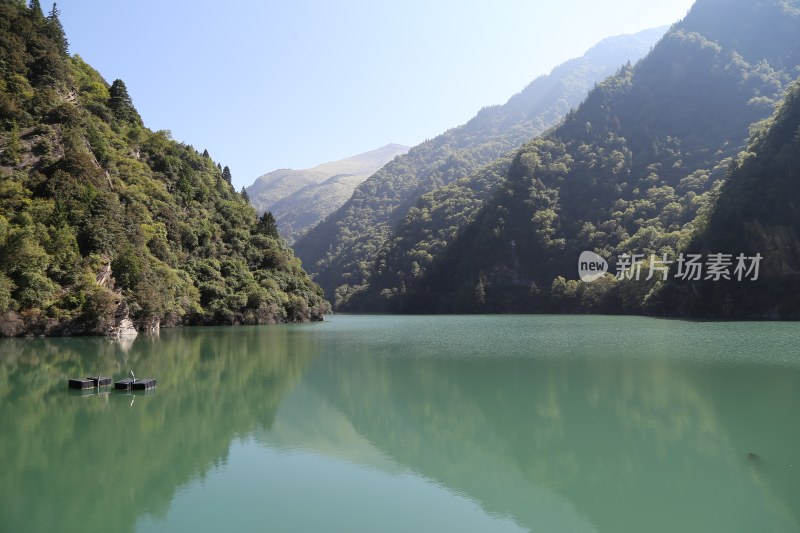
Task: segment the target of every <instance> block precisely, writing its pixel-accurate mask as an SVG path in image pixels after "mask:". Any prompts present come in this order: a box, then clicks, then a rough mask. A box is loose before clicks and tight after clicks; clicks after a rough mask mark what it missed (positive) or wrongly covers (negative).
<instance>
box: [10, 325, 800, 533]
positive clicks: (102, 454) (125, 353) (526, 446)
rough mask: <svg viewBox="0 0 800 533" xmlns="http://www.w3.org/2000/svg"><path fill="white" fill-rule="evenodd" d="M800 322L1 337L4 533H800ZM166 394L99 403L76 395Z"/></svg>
mask: <svg viewBox="0 0 800 533" xmlns="http://www.w3.org/2000/svg"><path fill="white" fill-rule="evenodd" d="M798 341H800V324H793V323H741V322H740V323H703V322H683V321H667V320H653V319H645V318H631V317H554V316H491V317H487V316H470V317H453V316H449V317H389V316H387V317H360V316H336V317H333V318H332V319H330V320H329V321H326V322H325V323H321V324H312V325H290V326H270V327H237V328H196V329H192V328H186V329H179V330H167V331H162V333H161V335H160V336H159V337H155V338H153V337H147V336H140V337H138V338H137V339H136V340H135V341H133V342H132V343H128V344H119V343H116V342H112V341H109V340H106V339H33V340H0V531H4V532H6V531H8V532H20V531H37V532H38V531H48V530H57V531H76V532H77V531H81V532H86V531H112V530H113V531H119V532H126V531H142V532H145V531H146V532H150V531H221V530H227V531H343V532H357V531H369V532H375V531H411V532H421V531H434V532H439V531H458V532H462V531H476V532H491V531H569V532H573V531H574V532H582V531H603V532H627V531H630V532H637V533H638V532H644V531H646V532H659V531H664V532H674V531H681V532H690V531H697V532H716V531H719V532H738V531H741V532H748V533H749V532H762V531H775V532H790V531H800V350H798ZM130 369H133V370H134V372H135V373H136V375H137V376H138V377H156V378H158V388H157V389H156V391H155V392H154V393H151V394H138V393H137V394H125V393H118V392H116V391H107V392H103V393H101V394H97V393H93V394H88V395H82V394H76V393H74V392H73V391H69V390H68V389H67V386H66V380H67V378H68V377H81V376H87V375H92V374H98V373H100V374H104V375H110V376H111V377H113V378H115V379H119V378H122V377H124V376H126V375H127V374H128V371H129V370H130Z"/></svg>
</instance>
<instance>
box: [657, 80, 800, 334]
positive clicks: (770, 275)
mask: <svg viewBox="0 0 800 533" xmlns="http://www.w3.org/2000/svg"><path fill="white" fill-rule="evenodd" d="M798 178H800V83H798V82H795V83H794V84H793V86H792V88H791V89H790V90H789V92H788V94H787V96H786V99H785V100H784V102H783V104H782V105H781V106H780V107H779V108H778V110H777V111H776V113H775V115H774V116H773V117H771V118H770V119H768V120H766V121H764V122H763V123H761V124H759V125H758V126H757V127H756V128H754V133H753V137H752V139H751V141H750V146H749V148H748V150H747V151H746V152H743V153H742V154H741V155H740V157H739V158H738V159H737V161H736V163H735V165H734V166H733V168H732V169H731V173H730V175H729V177H728V179H727V180H726V182H725V184H724V185H723V187H722V190H721V191H720V195H719V200H718V201H717V202H716V205H715V206H714V209H713V211H712V212H711V214H710V216H709V219H708V223H707V224H706V225H704V226H703V227H701V228H699V231H698V232H697V234H696V235H695V236H694V238H693V239H692V242H691V243H690V245H689V246H688V247H687V249H686V255H687V256H688V255H689V254H699V255H701V256H702V257H706V256H708V254H718V253H723V254H729V255H730V257H727V258H725V260H726V261H729V262H730V263H731V266H730V271H731V272H730V274H729V277H730V280H726V279H724V278H721V279H720V280H718V281H712V280H706V279H704V278H705V276H703V279H700V280H686V281H684V280H677V279H676V278H674V277H673V278H672V279H671V280H670V281H669V283H667V284H666V287H664V288H663V292H662V293H659V294H658V298H655V299H654V300H655V302H654V304H653V305H651V306H650V308H649V309H647V310H648V311H651V312H659V313H664V314H672V315H676V314H677V315H689V316H710V317H727V318H773V319H774V318H783V319H793V320H796V319H798V318H800V179H798ZM739 255H743V256H744V257H745V258H747V259H748V260H746V261H745V262H744V263H743V268H744V269H746V270H744V271H743V273H742V275H741V276H740V275H739V273H737V272H736V267H737V266H738V264H739V259H738V258H739ZM759 256H760V260H759V261H758V265H757V267H758V269H757V271H756V269H755V266H756V265H754V261H753V260H752V259H751V258H755V257H759ZM747 270H751V273H750V274H749V275H745V274H748V272H747ZM740 277H741V278H742V279H739V278H740Z"/></svg>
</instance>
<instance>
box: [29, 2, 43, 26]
mask: <svg viewBox="0 0 800 533" xmlns="http://www.w3.org/2000/svg"><path fill="white" fill-rule="evenodd" d="M30 14H31V17H32V18H33V20H37V21H38V20H44V12H43V11H42V5H41V4H40V3H39V0H31V5H30Z"/></svg>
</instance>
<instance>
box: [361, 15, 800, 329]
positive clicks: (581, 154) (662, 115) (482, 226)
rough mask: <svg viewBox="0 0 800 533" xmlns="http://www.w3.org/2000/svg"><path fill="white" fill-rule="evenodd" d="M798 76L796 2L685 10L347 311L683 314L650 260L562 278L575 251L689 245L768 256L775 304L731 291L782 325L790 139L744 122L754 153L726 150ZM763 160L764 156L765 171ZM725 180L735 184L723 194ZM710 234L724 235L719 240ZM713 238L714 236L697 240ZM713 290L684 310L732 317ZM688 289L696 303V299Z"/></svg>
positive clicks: (738, 145) (664, 251)
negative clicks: (638, 273) (632, 274)
mask: <svg viewBox="0 0 800 533" xmlns="http://www.w3.org/2000/svg"><path fill="white" fill-rule="evenodd" d="M799 73H800V1H799V0H791V1H787V0H766V1H762V2H750V1H746V0H698V2H697V3H696V4H695V6H694V7H693V8H692V9H691V10H690V12H689V13H688V15H687V16H686V18H685V19H684V20H683V21H681V22H679V23H677V24H676V25H674V26H673V27H672V28H671V30H670V31H669V33H668V34H667V35H666V36H665V37H664V38H663V39H662V40H661V41H660V42H659V44H658V45H657V46H656V47H655V48H654V49H653V50H652V52H651V53H650V54H648V55H647V57H646V58H644V59H643V60H642V61H640V62H639V63H637V64H636V66H634V67H630V66H625V67H623V68H622V69H621V70H620V71H619V72H617V73H616V74H615V75H614V76H611V77H610V78H608V79H607V80H605V81H603V82H602V83H600V84H599V85H598V86H597V87H596V88H595V89H594V90H592V91H591V93H590V94H589V96H588V97H587V99H586V100H585V102H584V103H583V104H581V106H580V107H579V108H578V109H577V110H575V111H574V112H571V113H570V114H569V115H568V117H567V118H566V120H565V121H564V122H563V124H561V125H560V126H558V127H556V128H554V129H552V130H550V131H549V132H547V133H546V134H545V135H543V136H541V137H539V138H537V139H535V140H533V141H531V142H530V143H528V144H526V145H525V146H524V147H523V148H522V149H521V150H519V151H518V152H517V153H515V154H514V155H513V157H511V158H509V160H508V163H507V164H508V167H507V169H503V168H500V169H497V168H496V166H495V167H489V168H487V169H484V170H483V171H482V172H481V173H478V174H476V175H474V176H473V177H472V178H471V179H472V180H473V181H475V180H479V179H480V177H481V176H482V175H483V174H486V173H494V174H495V175H499V176H500V177H501V180H502V184H501V185H500V186H499V187H497V189H496V191H494V192H493V194H492V195H491V198H490V199H489V200H488V201H487V202H486V203H485V205H484V206H483V207H481V208H480V209H479V210H478V211H477V212H476V214H475V215H474V217H473V219H472V220H471V221H469V223H468V224H467V225H465V226H463V227H461V229H459V230H457V231H456V232H455V236H454V238H453V240H452V241H451V242H449V243H448V244H447V246H446V248H445V249H443V250H441V251H440V252H437V253H436V255H435V256H433V257H427V256H425V255H424V252H425V243H424V242H423V243H421V245H419V244H416V243H415V241H413V240H411V241H407V242H408V243H409V244H408V245H407V246H406V247H405V248H403V249H398V250H399V251H398V252H397V254H396V255H398V256H399V257H400V258H401V259H403V260H405V261H408V260H409V259H411V258H415V260H417V261H418V264H419V265H420V267H421V268H420V269H421V270H422V271H423V272H422V274H421V275H418V276H415V275H414V274H415V272H414V271H413V270H412V269H408V270H401V271H399V272H398V273H397V275H396V276H393V274H392V273H393V272H394V271H393V270H392V268H391V267H387V268H386V270H385V271H383V270H382V268H383V265H379V267H378V269H377V270H378V272H379V273H380V274H381V275H382V276H384V280H385V281H388V282H394V283H395V284H394V285H391V286H389V287H383V288H381V290H380V292H378V293H377V294H378V297H379V298H380V299H377V298H375V297H374V296H375V290H372V289H370V290H369V292H368V294H370V295H372V296H373V298H372V299H370V300H360V302H361V303H363V304H364V305H365V306H372V307H373V308H379V309H384V310H385V309H391V310H401V311H405V312H626V313H642V312H652V313H659V314H693V313H694V312H695V311H693V306H692V305H682V304H681V299H680V297H678V298H677V299H674V298H673V300H672V303H671V304H669V305H666V304H665V302H666V301H667V300H665V299H664V298H662V297H661V296H660V295H661V291H662V289H663V285H664V282H663V280H662V277H661V276H660V275H657V276H653V277H652V278H651V279H649V280H645V276H646V274H647V269H648V267H649V261H645V263H644V265H643V267H642V270H643V272H644V274H645V275H644V276H642V279H641V280H635V279H625V280H622V281H620V280H618V279H617V278H616V277H615V276H613V275H610V274H609V275H606V276H605V277H603V278H602V279H600V280H598V281H595V282H594V283H582V282H580V281H577V268H576V265H577V260H578V257H579V255H580V254H581V252H582V251H583V250H594V251H596V252H597V253H599V254H600V255H602V256H603V257H605V258H607V259H608V260H609V261H610V262H611V263H612V264H611V271H612V272H613V271H614V269H615V266H616V265H615V264H616V263H617V260H616V258H618V257H620V256H621V255H622V254H642V255H643V256H644V257H646V258H649V257H650V255H651V254H654V255H655V256H657V257H658V258H672V260H675V259H676V258H677V256H678V254H679V253H680V252H682V251H684V250H686V249H687V246H688V245H689V243H691V242H693V240H695V239H700V240H699V241H695V242H697V243H699V244H696V246H698V247H699V248H700V249H703V250H713V251H714V252H719V253H729V254H738V253H748V252H751V253H752V252H759V251H760V252H761V253H762V254H767V253H769V254H770V255H771V256H772V257H773V259H771V260H772V261H775V262H776V263H773V264H772V265H771V266H770V267H768V268H767V267H765V268H767V273H768V274H770V276H774V275H779V276H781V277H780V282H775V284H772V285H768V286H769V287H771V290H770V291H769V293H768V294H771V295H773V296H775V297H776V301H780V302H783V305H773V306H768V305H766V301H767V300H768V299H769V297H768V296H766V294H765V295H762V296H761V297H760V298H755V297H753V291H756V289H755V288H750V289H742V291H743V292H742V294H740V295H739V301H748V302H749V303H750V304H752V305H751V309H753V310H754V311H753V312H752V313H745V314H744V316H753V315H756V316H758V315H759V313H763V316H770V317H773V318H774V317H781V316H796V311H793V312H792V313H793V314H792V313H789V314H787V313H788V311H787V305H786V303H787V302H789V301H790V300H791V298H792V296H791V295H782V296H781V295H780V294H779V292H780V291H779V288H783V289H786V288H788V287H794V285H792V284H790V283H788V281H787V280H789V279H791V278H792V276H794V277H796V276H797V273H798V270H797V263H798V262H797V260H796V258H795V255H796V250H797V246H796V242H795V241H793V240H792V239H793V238H794V235H796V233H795V232H796V214H795V212H794V208H793V207H792V205H793V204H792V203H791V202H793V201H794V200H793V199H794V198H796V187H794V185H792V180H791V168H792V167H791V162H792V161H793V159H792V156H791V155H790V154H791V148H793V147H794V148H796V145H794V144H791V142H787V141H786V139H788V137H787V136H786V135H785V134H780V135H775V134H773V133H770V134H760V133H758V130H760V129H763V126H756V130H757V131H756V137H755V138H754V141H753V142H754V146H755V147H761V149H760V150H759V151H757V152H756V153H757V155H756V156H752V157H755V159H752V160H751V156H749V155H748V152H745V153H744V154H740V152H741V151H742V150H744V149H746V146H747V145H746V141H747V138H748V135H749V130H750V128H751V125H752V124H754V123H757V122H758V121H761V120H763V119H765V118H767V117H769V116H770V115H771V114H772V112H773V109H774V106H775V105H776V103H778V102H780V101H781V99H782V98H783V96H784V91H785V89H786V88H787V87H788V86H789V84H790V82H791V81H793V80H794V79H795V78H796V77H797V75H798V74H799ZM788 102H790V103H788V104H786V105H787V106H788V107H786V106H785V109H787V110H791V109H794V108H795V107H794V106H795V105H796V104H794V103H791V102H793V100H791V96H790V100H788ZM793 113H794V112H793V111H784V112H783V114H779V119H778V120H776V122H775V124H776V126H775V127H773V129H772V130H771V131H773V132H774V131H775V128H778V131H785V130H786V127H787V126H785V125H784V124H785V121H784V120H781V119H780V117H783V116H793ZM789 124H790V125H789V126H788V127H789V128H790V127H791V123H789ZM765 135H766V136H765ZM764 139H766V140H764ZM776 139H784V140H783V141H778V140H776ZM781 143H783V144H781ZM759 153H760V155H759ZM775 154H777V155H776V156H775V157H778V158H779V160H778V161H771V159H770V157H772V155H775ZM748 161H750V162H749V163H748ZM742 169H743V170H742ZM772 170H774V171H775V172H776V173H777V174H775V175H773V174H772V173H771V172H772ZM787 172H788V177H787ZM730 173H733V174H732V176H733V177H735V178H736V179H735V180H732V181H731V184H730V186H726V185H724V184H725V183H726V179H727V178H728V176H729V175H731V174H730ZM740 173H744V174H745V176H742V177H740V176H739V174H740ZM760 180H765V182H764V183H762V182H761V181H760ZM735 191H739V192H735ZM718 198H720V202H718V201H717V199H718ZM723 199H724V202H723ZM425 202H427V204H428V206H427V207H425V206H424V205H423V206H421V207H420V209H422V210H424V209H427V210H428V211H430V212H432V213H433V214H432V215H430V216H431V217H432V218H433V217H435V214H436V213H439V212H442V211H446V207H447V206H444V207H442V205H441V202H440V201H438V200H437V199H436V198H431V197H427V198H424V199H423V203H425ZM747 209H753V210H754V213H755V215H753V214H748V213H747V212H746V210H747ZM422 212H424V211H422ZM779 214H780V215H779ZM709 217H711V220H712V221H716V222H712V225H711V226H710V232H711V233H706V237H697V235H702V234H703V233H702V232H703V228H705V227H706V224H707V221H708V220H709ZM722 220H725V221H727V222H724V223H723V222H720V221H722ZM737 221H738V222H737ZM404 224H406V225H407V226H409V227H414V226H415V225H416V222H415V220H414V219H411V218H410V217H409V219H407V220H406V221H404ZM725 224H728V225H729V226H730V227H731V228H732V229H734V231H732V232H730V233H725V232H721V230H720V227H721V226H724V225H725ZM408 232H409V233H413V231H411V230H408ZM722 234H727V235H728V237H727V238H725V239H723V238H720V239H719V240H718V241H716V240H712V241H709V240H708V239H711V238H712V236H714V235H716V236H719V235H722ZM423 263H424V267H423ZM675 268H676V267H675V265H672V269H673V270H672V273H673V274H675ZM386 272H388V274H386ZM739 283H742V282H739ZM743 283H747V282H743ZM705 285H707V284H705ZM763 286H766V285H762V287H763ZM752 287H756V286H755V285H753V286H752ZM694 290H700V287H695V286H694V285H693V284H691V283H690V284H688V286H684V287H683V291H684V292H683V295H684V297H686V296H687V293H689V294H690V293H694ZM704 290H708V289H707V287H706V288H705V289H704ZM719 291H720V292H719V293H717V292H716V289H715V290H711V291H710V292H708V293H707V294H709V295H714V294H716V295H717V296H713V302H714V303H713V304H712V303H710V302H705V304H704V305H701V306H699V307H698V306H697V305H696V304H695V307H698V309H697V310H698V313H699V314H705V315H710V316H734V315H736V313H735V312H734V311H733V309H734V308H736V306H735V305H734V303H733V302H734V300H726V298H728V296H730V295H732V294H733V293H732V292H731V289H730V287H727V288H722V287H720V288H719ZM776 291H778V292H777V293H776ZM364 292H365V293H366V291H364ZM694 294H695V297H692V300H693V301H696V300H697V298H700V299H702V296H699V295H700V294H706V293H694ZM726 294H727V295H728V296H725V295H726ZM792 294H795V292H792ZM745 296H747V297H745ZM779 296H780V297H779ZM748 298H749V300H748ZM791 301H793V300H791ZM726 302H727V303H726ZM789 307H791V306H789ZM795 309H796V306H795Z"/></svg>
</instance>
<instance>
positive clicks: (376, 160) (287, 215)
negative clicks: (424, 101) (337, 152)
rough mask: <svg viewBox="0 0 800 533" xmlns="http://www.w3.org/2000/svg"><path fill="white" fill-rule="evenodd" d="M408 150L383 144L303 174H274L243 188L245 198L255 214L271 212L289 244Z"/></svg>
mask: <svg viewBox="0 0 800 533" xmlns="http://www.w3.org/2000/svg"><path fill="white" fill-rule="evenodd" d="M408 150H409V148H408V146H403V145H400V144H387V145H386V146H384V147H382V148H378V149H377V150H372V151H370V152H365V153H363V154H359V155H356V156H353V157H348V158H347V159H342V160H341V161H334V162H331V163H324V164H322V165H318V166H316V167H314V168H309V169H306V170H290V169H281V170H275V171H272V172H269V173H268V174H264V175H263V176H260V177H259V178H258V179H257V180H256V181H255V182H254V183H253V184H252V185H250V187H247V189H246V190H247V194H248V196H249V197H250V203H251V204H252V205H253V207H255V208H256V210H257V211H258V212H259V214H261V213H264V212H266V211H271V212H272V215H273V216H274V217H275V220H276V222H277V223H278V229H279V230H280V233H281V235H282V236H283V237H284V238H285V239H286V241H287V243H289V244H292V243H293V242H294V241H295V240H296V239H297V238H298V237H300V236H302V235H303V234H304V233H305V232H306V231H307V230H308V229H309V228H311V227H313V226H315V225H316V224H318V223H319V222H320V221H322V220H323V219H324V218H325V217H327V216H328V215H330V214H331V213H333V212H334V211H336V210H337V209H338V208H340V207H341V206H342V205H343V204H344V203H345V202H346V201H347V200H348V199H349V198H350V196H352V195H353V191H354V190H355V188H356V187H357V186H358V185H359V184H360V183H362V182H363V181H364V180H365V179H367V178H368V177H369V176H371V175H372V174H373V173H375V172H376V171H377V170H378V169H379V168H381V167H382V166H384V165H385V164H386V163H388V162H389V161H391V160H392V159H394V158H395V157H397V156H398V155H403V154H405V153H406V152H408Z"/></svg>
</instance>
